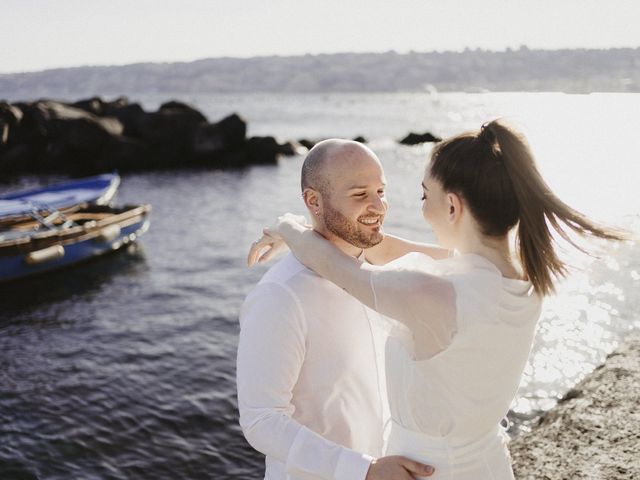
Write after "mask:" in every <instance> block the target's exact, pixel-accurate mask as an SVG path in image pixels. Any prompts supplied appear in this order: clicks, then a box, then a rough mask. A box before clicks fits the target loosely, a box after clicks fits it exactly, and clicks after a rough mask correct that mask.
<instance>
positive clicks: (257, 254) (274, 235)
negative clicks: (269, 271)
mask: <svg viewBox="0 0 640 480" xmlns="http://www.w3.org/2000/svg"><path fill="white" fill-rule="evenodd" d="M310 228H311V226H310V225H308V224H307V220H306V219H305V218H304V217H303V216H302V215H294V214H292V213H285V214H284V215H282V216H280V217H278V221H277V222H276V224H275V225H274V226H273V227H266V228H264V229H263V230H262V237H260V238H259V239H258V240H257V241H255V242H253V243H252V244H251V249H250V250H249V255H248V256H247V265H248V266H249V267H251V266H253V265H255V264H256V263H264V262H268V261H269V260H271V259H272V258H273V257H275V256H276V255H277V254H278V253H280V252H283V251H285V250H287V248H288V246H287V239H289V241H290V240H291V238H292V236H294V235H296V234H300V233H302V232H304V231H305V230H308V229H310Z"/></svg>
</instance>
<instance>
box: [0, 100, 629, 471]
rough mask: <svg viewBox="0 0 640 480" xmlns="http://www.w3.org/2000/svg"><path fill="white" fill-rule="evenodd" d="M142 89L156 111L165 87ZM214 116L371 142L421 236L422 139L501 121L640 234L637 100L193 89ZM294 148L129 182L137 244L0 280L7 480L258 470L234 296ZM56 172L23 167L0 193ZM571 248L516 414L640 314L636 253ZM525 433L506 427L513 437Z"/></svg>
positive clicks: (403, 221) (278, 202)
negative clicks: (265, 162) (138, 208)
mask: <svg viewBox="0 0 640 480" xmlns="http://www.w3.org/2000/svg"><path fill="white" fill-rule="evenodd" d="M133 98H134V99H137V98H141V99H142V100H143V103H144V104H145V106H146V107H148V108H153V107H155V106H157V105H158V104H159V103H161V102H162V101H165V100H167V99H166V98H162V99H159V98H151V97H144V96H137V97H135V96H133ZM182 100H186V101H191V102H192V103H194V104H195V105H196V106H198V107H199V108H200V109H202V110H203V111H205V112H206V113H207V115H208V116H209V118H210V119H212V120H215V119H217V118H219V117H221V116H223V115H226V114H227V113H229V112H231V111H238V112H240V113H242V114H244V115H245V116H246V117H247V119H248V120H249V122H250V123H249V127H250V134H252V135H262V134H275V135H276V136H278V137H279V138H281V139H287V138H301V137H311V138H318V137H325V136H332V135H335V136H344V137H352V136H355V135H361V134H362V135H365V136H366V137H367V138H369V139H370V140H371V143H370V146H371V147H372V148H373V149H374V150H375V151H376V152H377V153H378V155H379V156H380V158H381V159H382V161H383V163H384V166H385V169H386V171H387V178H388V181H389V184H390V187H389V200H390V203H391V211H390V214H389V216H388V220H387V227H386V229H387V231H388V232H393V233H398V234H401V235H406V236H409V237H411V238H416V239H424V240H432V238H433V237H432V236H431V233H430V231H429V229H428V227H427V226H426V225H424V223H423V222H422V220H421V216H420V213H419V208H420V201H419V195H420V190H419V181H420V175H421V169H422V168H423V165H424V159H425V155H426V154H427V153H428V150H429V148H430V147H428V146H418V147H402V146H399V145H397V144H396V143H395V142H394V139H396V138H399V137H400V136H403V135H404V134H406V133H407V132H408V131H409V130H416V131H424V130H430V131H432V132H434V133H436V134H439V135H442V136H446V135H449V134H452V133H455V132H458V131H460V130H463V129H466V128H472V127H477V126H479V125H480V124H481V123H482V122H483V121H484V120H486V119H487V118H488V117H490V116H494V115H507V116H509V117H510V118H512V119H513V120H515V121H516V122H518V123H520V125H522V126H523V128H524V129H525V130H526V131H527V133H528V134H529V138H530V140H531V143H532V145H533V146H534V150H535V151H536V153H537V154H538V157H539V161H540V164H541V169H542V170H543V173H544V175H545V176H546V177H547V179H548V181H549V183H550V184H551V185H552V186H553V188H554V189H555V190H556V191H557V193H558V194H559V195H560V196H561V197H563V198H564V199H565V200H566V201H567V202H569V203H570V204H572V205H574V206H575V207H577V208H579V209H581V210H583V211H585V212H586V213H588V214H590V215H593V216H595V217H597V218H600V219H603V220H606V221H609V222H614V223H617V224H621V225H624V226H627V227H628V228H632V229H634V230H636V231H637V230H639V229H640V221H639V220H638V218H639V213H640V196H638V195H637V194H636V193H635V192H636V185H637V183H638V181H639V180H640V136H639V135H638V134H637V132H638V127H639V126H640V125H638V121H637V119H636V112H637V111H640V95H591V96H567V95H560V94H478V95H464V94H447V95H441V96H438V97H434V96H427V95H417V94H411V95H409V94H395V95H389V94H384V95H300V96H292V95H289V96H281V97H278V96H275V97H274V96H263V95H253V96H244V97H239V96H201V97H194V98H184V99H182ZM300 163H301V157H294V158H288V159H283V160H282V161H281V163H280V165H279V166H278V167H255V168H249V169H246V170H243V171H233V172H216V171H184V172H160V173H148V174H139V175H128V176H125V177H124V178H123V180H122V186H121V189H120V193H119V198H118V200H119V202H146V203H151V204H152V205H153V208H154V210H153V214H152V223H151V229H150V230H149V232H148V233H147V234H146V235H145V236H144V237H143V238H142V240H141V242H140V244H139V245H138V246H137V248H133V249H131V250H129V251H126V252H122V253H120V254H116V255H111V256H109V257H106V258H102V259H100V260H97V261H94V262H90V263H86V264H84V265H81V266H78V267H77V268H73V269H69V270H66V271H62V272H58V273H55V274H50V275H47V276H44V277H40V278H37V279H32V280H29V281H26V282H23V283H21V284H18V285H14V286H10V287H6V286H5V287H2V288H1V289H0V295H1V296H0V305H1V309H0V362H1V368H0V375H1V379H0V479H13V478H40V479H125V478H135V479H164V478H166V479H169V478H171V479H175V478H189V479H208V478H259V476H260V473H261V471H262V461H263V460H262V457H261V456H260V455H259V454H257V453H255V452H253V450H252V449H251V448H250V447H249V446H248V445H247V444H246V443H245V441H244V439H243V437H242V435H241V433H240V430H239V428H238V426H237V412H236V401H235V385H234V375H235V366H234V363H235V349H236V345H237V334H238V324H237V315H238V311H239V307H240V305H241V303H242V300H243V298H244V296H245V295H246V293H247V292H248V291H249V289H250V288H251V286H252V285H253V284H254V283H255V282H257V281H258V279H259V278H260V276H261V275H262V274H263V273H264V271H265V267H259V268H256V269H252V270H247V269H246V268H245V267H244V258H245V254H246V250H247V247H248V245H249V244H250V242H251V241H252V240H254V239H255V238H256V237H257V236H258V234H259V232H260V228H261V227H262V226H263V225H264V224H266V223H268V222H269V221H270V220H271V219H273V218H275V216H276V215H277V214H279V213H281V212H283V211H286V210H291V211H294V212H298V213H303V211H302V205H301V202H300V200H299V194H298V187H297V185H298V175H299V167H300ZM50 180H52V178H34V177H25V178H22V179H13V180H11V181H9V182H5V183H3V184H0V189H2V190H9V189H16V188H19V187H20V186H25V185H32V184H39V183H43V182H46V181H50ZM603 252H604V253H603V255H602V256H601V257H600V258H598V259H592V258H584V257H576V258H572V262H573V263H574V264H575V265H576V270H575V273H574V275H573V276H572V277H571V278H570V279H569V280H567V281H566V282H564V283H563V284H562V285H561V287H560V290H559V292H558V295H557V296H555V297H552V298H550V299H548V300H547V301H546V303H545V308H544V311H543V316H542V320H541V323H540V328H539V331H538V335H537V339H536V344H535V346H534V350H533V353H532V356H531V359H530V363H529V365H528V367H527V371H526V372H525V376H524V378H523V382H522V387H521V390H520V393H519V396H518V398H517V399H516V401H515V402H514V405H513V408H514V410H513V412H512V415H511V417H512V420H514V421H515V422H516V424H517V425H519V424H520V423H519V422H520V421H521V420H522V419H524V418H527V417H528V416H529V415H530V414H532V412H534V411H536V410H537V409H544V408H549V407H550V406H552V405H553V403H554V401H555V399H556V398H557V397H558V395H561V394H562V393H563V392H565V391H566V390H567V389H568V388H569V387H570V386H571V385H573V384H574V383H575V382H577V381H579V380H580V379H581V378H582V377H583V376H584V375H585V374H586V373H588V372H589V371H590V370H591V369H593V367H594V366H595V365H597V364H598V363H599V362H601V361H602V359H603V358H604V356H606V354H607V353H608V352H609V351H611V350H612V349H613V348H615V346H616V345H617V343H618V342H619V341H621V340H622V339H624V337H625V335H626V334H627V333H628V332H629V331H630V330H631V329H634V328H637V327H638V326H640V322H639V320H638V316H637V313H636V312H637V311H638V310H639V309H640V294H639V293H638V292H639V291H640V290H639V288H638V287H640V253H639V252H638V249H637V248H636V246H635V245H634V244H623V245H618V246H607V247H605V248H604V249H603ZM513 432H514V433H515V432H517V428H514V429H513Z"/></svg>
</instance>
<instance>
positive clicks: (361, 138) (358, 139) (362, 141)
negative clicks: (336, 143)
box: [353, 136, 367, 143]
mask: <svg viewBox="0 0 640 480" xmlns="http://www.w3.org/2000/svg"><path fill="white" fill-rule="evenodd" d="M353 141H354V142H359V143H367V139H366V138H364V137H363V136H358V137H356V138H354V139H353Z"/></svg>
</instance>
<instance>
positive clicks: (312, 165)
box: [300, 138, 376, 196]
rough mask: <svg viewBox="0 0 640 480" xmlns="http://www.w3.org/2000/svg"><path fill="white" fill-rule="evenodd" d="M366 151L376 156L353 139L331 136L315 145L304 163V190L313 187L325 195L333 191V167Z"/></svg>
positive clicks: (337, 166) (302, 175) (301, 182)
mask: <svg viewBox="0 0 640 480" xmlns="http://www.w3.org/2000/svg"><path fill="white" fill-rule="evenodd" d="M361 153H366V154H367V155H370V156H372V157H373V158H376V156H375V154H374V153H373V152H372V151H371V150H370V149H369V148H367V147H366V146H365V145H363V144H362V143H359V142H356V141H353V140H343V139H339V138H330V139H328V140H323V141H321V142H318V143H316V144H315V145H314V147H313V148H312V149H311V150H309V153H308V154H307V157H306V158H305V159H304V163H303V164H302V173H301V178H300V184H301V187H302V191H303V192H304V191H305V189H307V188H312V189H314V190H316V191H318V192H319V193H320V194H321V195H323V196H328V195H329V194H330V191H331V175H330V171H331V169H333V168H340V166H339V162H340V161H341V159H342V160H344V159H345V158H346V157H349V156H352V155H354V154H361Z"/></svg>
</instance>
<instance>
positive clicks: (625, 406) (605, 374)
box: [510, 334, 640, 480]
mask: <svg viewBox="0 0 640 480" xmlns="http://www.w3.org/2000/svg"><path fill="white" fill-rule="evenodd" d="M510 450H511V455H512V458H513V468H514V472H515V477H516V479H518V480H534V479H535V480H577V479H594V480H595V479H598V480H609V479H616V480H618V479H621V480H624V479H640V335H637V334H635V335H633V336H630V337H629V338H628V339H627V340H626V341H625V343H624V345H622V346H620V348H619V349H618V350H616V351H615V352H613V353H612V354H610V355H609V356H608V357H607V359H606V361H605V363H604V364H603V365H601V366H600V367H598V368H596V370H594V372H593V373H591V374H590V375H589V376H588V377H587V378H585V379H584V380H583V381H582V382H581V383H580V384H578V385H577V386H576V387H575V388H573V389H572V390H570V391H569V392H568V393H567V394H566V395H565V397H564V398H563V399H562V400H560V401H559V403H558V404H557V405H556V406H555V407H554V408H553V409H551V410H549V411H548V412H546V413H545V414H544V415H543V416H542V417H541V418H540V419H539V420H538V421H537V422H536V424H535V425H534V426H533V427H532V431H531V432H527V433H522V434H520V435H519V436H518V437H517V438H516V439H514V440H513V441H512V442H511V444H510Z"/></svg>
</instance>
